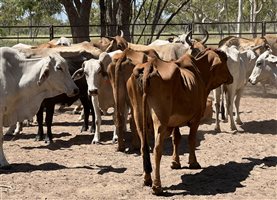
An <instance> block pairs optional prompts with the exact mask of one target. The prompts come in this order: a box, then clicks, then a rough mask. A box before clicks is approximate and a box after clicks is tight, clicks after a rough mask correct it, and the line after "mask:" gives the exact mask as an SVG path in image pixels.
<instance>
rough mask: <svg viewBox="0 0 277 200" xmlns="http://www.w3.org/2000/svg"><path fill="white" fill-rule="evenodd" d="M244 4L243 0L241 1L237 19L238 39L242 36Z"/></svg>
mask: <svg viewBox="0 0 277 200" xmlns="http://www.w3.org/2000/svg"><path fill="white" fill-rule="evenodd" d="M242 4H243V0H239V1H238V19H237V22H238V23H237V33H238V37H240V35H241V23H240V22H241V19H242Z"/></svg>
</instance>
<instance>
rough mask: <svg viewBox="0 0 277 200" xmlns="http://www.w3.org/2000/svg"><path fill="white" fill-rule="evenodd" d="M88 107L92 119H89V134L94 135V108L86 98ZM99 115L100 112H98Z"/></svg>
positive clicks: (89, 99)
mask: <svg viewBox="0 0 277 200" xmlns="http://www.w3.org/2000/svg"><path fill="white" fill-rule="evenodd" d="M88 105H89V109H90V113H91V116H92V119H91V127H90V132H91V133H94V132H95V128H96V127H95V124H96V123H95V114H94V107H93V105H92V102H91V98H88ZM100 113H101V112H100Z"/></svg>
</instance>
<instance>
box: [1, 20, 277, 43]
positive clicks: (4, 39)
mask: <svg viewBox="0 0 277 200" xmlns="http://www.w3.org/2000/svg"><path fill="white" fill-rule="evenodd" d="M240 24H241V26H242V30H241V34H240V36H241V37H245V38H253V37H257V36H263V35H265V34H275V33H276V29H277V27H276V24H277V22H276V21H264V22H241V23H240ZM253 24H255V26H256V27H257V31H256V32H255V33H254V32H251V31H249V27H250V26H252V25H253ZM152 25H153V24H147V25H146V24H130V27H133V29H134V30H135V32H132V33H130V34H131V37H132V38H133V41H132V42H134V43H139V44H148V43H151V41H149V38H150V37H151V38H152V37H153V40H154V39H156V38H160V39H167V38H169V37H172V36H174V35H176V34H177V35H180V34H183V33H185V32H187V31H188V30H192V31H193V35H194V37H196V38H201V37H202V35H203V30H207V31H208V32H209V34H210V37H209V39H208V41H207V44H209V45H217V44H218V42H219V41H220V40H221V39H223V38H224V37H227V36H230V35H238V34H237V33H236V26H237V22H220V23H219V22H215V23H178V24H168V25H167V26H166V28H165V29H164V30H163V31H162V32H161V33H158V32H157V31H156V32H154V33H150V32H151V26H152ZM106 26H109V25H106ZM110 26H112V27H113V28H115V30H116V26H115V25H110ZM156 26H157V27H162V26H164V24H157V25H156ZM70 28H71V26H68V25H47V26H0V33H1V34H0V46H12V45H14V44H17V43H19V42H20V43H24V44H31V45H37V44H41V43H44V42H47V41H49V40H52V39H55V38H59V37H61V36H65V37H67V38H72V36H71V32H70ZM100 28H101V25H94V24H93V25H89V32H90V35H89V37H90V38H91V39H95V38H99V37H101V35H99V32H100V31H99V30H100ZM144 28H145V30H144V32H142V33H141V31H142V30H143V29H144ZM1 31H2V32H1ZM7 33H8V34H7ZM139 38H140V40H138V39H139Z"/></svg>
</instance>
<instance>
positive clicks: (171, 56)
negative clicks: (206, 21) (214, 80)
mask: <svg viewBox="0 0 277 200" xmlns="http://www.w3.org/2000/svg"><path fill="white" fill-rule="evenodd" d="M207 37H208V36H206V38H207ZM186 41H187V42H188V43H189V44H190V45H191V47H190V48H187V47H185V46H184V45H183V44H181V43H175V44H168V45H159V48H155V50H157V51H158V52H157V51H155V50H153V49H152V48H151V46H146V45H135V44H131V43H128V45H129V46H131V47H132V48H130V49H128V50H126V51H125V52H123V53H122V54H119V55H118V56H115V57H114V59H113V62H112V64H111V65H110V67H109V68H108V73H109V74H110V75H109V76H110V80H111V84H112V88H113V93H114V98H115V99H118V101H117V100H116V101H115V108H118V109H115V112H116V115H115V116H116V120H115V121H116V128H117V129H118V130H117V133H118V134H119V135H118V150H119V151H124V148H125V147H124V143H123V135H124V131H123V129H124V127H125V124H126V123H125V120H124V112H125V109H126V107H125V105H126V103H128V101H126V99H128V98H129V97H128V95H127V90H126V82H127V80H128V78H129V77H130V75H131V73H132V69H133V68H134V65H136V64H140V63H143V62H146V61H147V59H146V57H147V56H148V57H159V56H162V57H161V58H162V59H166V60H167V61H170V60H176V59H178V58H179V57H181V56H182V55H183V54H184V53H186V52H187V53H192V54H193V55H197V54H198V53H199V52H200V51H201V50H204V49H205V45H204V44H202V42H205V41H206V40H202V41H189V38H186ZM127 52H128V53H127ZM131 52H132V53H131ZM139 52H140V53H139ZM156 52H157V53H158V54H159V53H160V54H159V55H158V54H157V53H156ZM125 54H126V55H128V56H126V55H125ZM143 54H146V55H147V56H146V55H143ZM130 55H132V57H129V56H130ZM142 55H143V56H142ZM145 56H146V57H145ZM122 65H124V66H122ZM116 66H117V67H116ZM126 66H128V67H126ZM130 66H131V67H130ZM116 69H117V70H116ZM126 69H127V71H126ZM130 70H131V71H130ZM116 77H118V79H117V78H116ZM132 132H133V131H132ZM135 146H137V144H136V145H135Z"/></svg>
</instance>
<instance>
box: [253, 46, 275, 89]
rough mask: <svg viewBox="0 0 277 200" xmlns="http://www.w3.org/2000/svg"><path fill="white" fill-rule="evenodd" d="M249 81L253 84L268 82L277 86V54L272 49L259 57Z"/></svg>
mask: <svg viewBox="0 0 277 200" xmlns="http://www.w3.org/2000/svg"><path fill="white" fill-rule="evenodd" d="M249 82H250V83H251V84H253V85H255V84H257V83H258V82H266V83H269V84H272V85H274V86H275V87H277V56H276V55H273V52H272V51H271V50H270V49H268V50H267V51H265V52H264V53H262V54H261V55H260V56H259V57H258V59H257V61H256V63H255V67H254V69H253V71H252V73H251V75H250V77H249Z"/></svg>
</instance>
